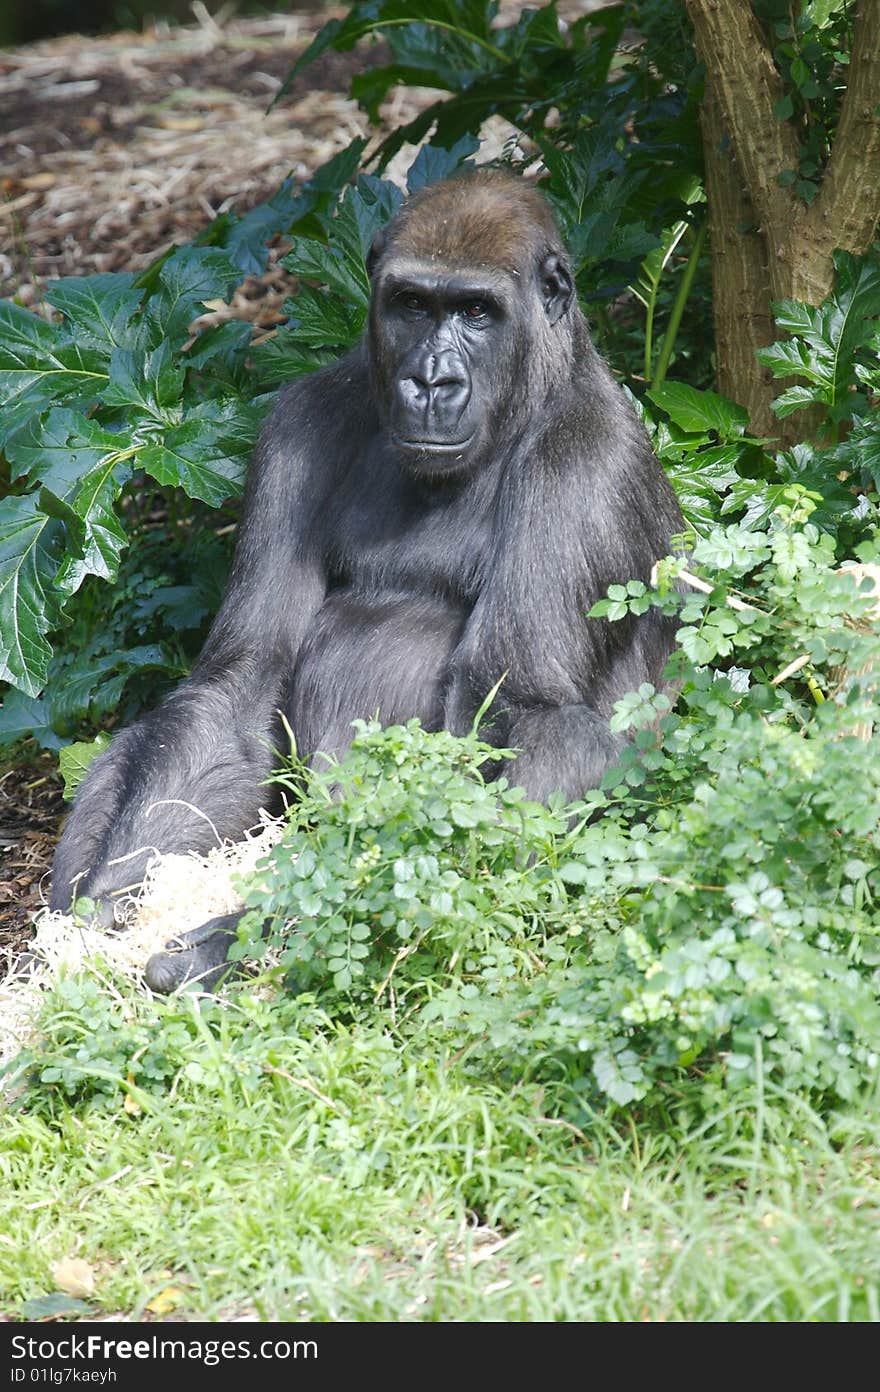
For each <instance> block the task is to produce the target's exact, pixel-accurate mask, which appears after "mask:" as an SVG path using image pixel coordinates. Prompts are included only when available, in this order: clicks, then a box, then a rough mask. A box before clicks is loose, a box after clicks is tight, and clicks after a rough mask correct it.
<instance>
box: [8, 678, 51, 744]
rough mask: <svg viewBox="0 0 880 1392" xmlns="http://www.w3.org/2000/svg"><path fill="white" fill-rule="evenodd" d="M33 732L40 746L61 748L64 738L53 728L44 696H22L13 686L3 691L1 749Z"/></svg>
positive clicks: (22, 693) (21, 692)
mask: <svg viewBox="0 0 880 1392" xmlns="http://www.w3.org/2000/svg"><path fill="white" fill-rule="evenodd" d="M26 735H33V737H34V739H35V740H36V741H37V743H38V744H39V745H40V748H41V749H60V748H61V746H62V744H63V743H64V741H63V740H62V739H61V737H60V736H59V735H56V733H55V731H54V730H53V729H52V726H51V723H50V718H49V709H48V705H47V702H46V700H45V699H44V698H43V697H40V696H38V697H33V696H25V694H24V692H23V691H16V690H15V688H14V687H12V688H11V689H10V690H9V691H6V692H4V695H3V704H2V705H0V748H4V747H5V746H7V745H10V744H14V743H15V742H16V740H20V739H23V738H24V737H25V736H26Z"/></svg>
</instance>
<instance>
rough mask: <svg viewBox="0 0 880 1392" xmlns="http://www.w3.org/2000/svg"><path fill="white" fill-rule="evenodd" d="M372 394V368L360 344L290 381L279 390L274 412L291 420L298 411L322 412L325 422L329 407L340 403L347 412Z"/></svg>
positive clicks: (310, 413)
mask: <svg viewBox="0 0 880 1392" xmlns="http://www.w3.org/2000/svg"><path fill="white" fill-rule="evenodd" d="M368 394H369V367H368V364H367V357H366V353H365V352H364V349H363V346H362V345H361V344H360V343H358V344H357V345H356V346H355V347H354V348H351V349H350V350H349V351H348V352H347V353H345V354H344V355H343V356H342V357H341V358H337V359H336V361H335V362H332V363H327V365H326V366H325V367H319V368H317V369H316V370H315V371H314V372H308V373H306V374H305V376H304V377H297V379H296V380H295V381H293V382H288V384H287V386H285V387H282V388H281V391H280V392H279V393H278V398H277V400H276V402H275V406H274V408H273V412H272V414H273V415H280V416H282V417H283V418H284V419H285V420H287V421H289V420H290V419H291V417H292V416H295V415H297V414H305V415H307V416H309V415H312V414H313V413H314V412H316V411H320V412H321V416H322V419H324V420H325V421H326V418H327V414H328V409H329V408H330V407H332V406H333V405H334V404H336V403H338V404H339V407H340V409H342V408H343V407H344V408H345V410H346V414H347V413H348V412H349V410H350V408H351V406H352V405H353V404H356V403H357V402H358V401H363V400H364V399H365V397H366V396H367V395H368Z"/></svg>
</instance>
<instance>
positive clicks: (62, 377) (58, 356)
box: [0, 300, 107, 445]
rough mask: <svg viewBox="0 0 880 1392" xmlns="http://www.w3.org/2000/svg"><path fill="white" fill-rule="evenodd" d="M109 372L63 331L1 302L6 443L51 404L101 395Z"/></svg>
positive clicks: (0, 406) (2, 433) (1, 425)
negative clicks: (38, 412) (52, 402)
mask: <svg viewBox="0 0 880 1392" xmlns="http://www.w3.org/2000/svg"><path fill="white" fill-rule="evenodd" d="M106 383H107V372H106V369H105V368H102V366H101V363H100V360H99V359H98V358H97V356H96V355H94V354H92V355H89V353H88V352H86V351H84V350H83V349H81V348H80V347H79V346H77V345H76V344H74V343H71V342H70V341H69V339H67V337H66V336H65V334H64V333H63V332H62V330H61V329H59V328H58V327H57V326H55V325H53V324H47V323H46V322H45V320H43V319H40V318H38V317H37V315H36V314H31V313H30V312H29V311H28V310H26V309H22V308H21V307H20V306H19V305H16V304H13V303H12V302H11V301H9V300H0V445H3V444H4V443H5V441H6V440H7V439H9V437H10V436H11V435H12V434H13V433H14V432H15V431H16V430H18V429H20V427H21V426H22V425H23V424H24V423H25V422H26V421H27V420H29V419H30V417H31V416H32V415H33V414H34V412H35V411H38V410H40V409H41V408H42V407H43V406H45V405H46V404H47V403H48V402H51V401H64V400H70V399H72V398H79V397H86V398H88V397H90V396H97V395H98V394H99V392H100V391H101V390H102V388H103V387H104V386H106Z"/></svg>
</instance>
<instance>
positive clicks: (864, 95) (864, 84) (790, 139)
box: [685, 0, 880, 440]
mask: <svg viewBox="0 0 880 1392" xmlns="http://www.w3.org/2000/svg"><path fill="white" fill-rule="evenodd" d="M685 4H686V6H687V9H688V13H689V14H690V17H691V20H692V22H693V26H694V36H695V40H696V48H697V55H698V57H699V59H700V61H701V63H703V64H704V65H705V68H706V98H705V104H704V109H703V116H702V123H703V145H704V158H705V166H706V194H707V198H708V201H709V217H710V233H711V239H712V271H713V290H714V296H715V300H716V309H715V324H716V334H717V340H716V342H717V358H718V380H719V384H720V386H721V389H722V390H723V391H724V392H725V394H726V395H729V396H732V397H733V398H734V399H735V400H737V401H741V402H742V403H743V404H744V405H745V406H747V408H748V410H749V415H750V419H751V422H752V428H753V429H754V430H755V431H756V432H757V433H764V434H767V433H771V434H777V435H778V434H783V436H784V438H787V439H789V440H790V439H794V438H798V432H799V431H800V430H802V423H801V421H800V420H799V418H798V414H797V413H796V414H795V415H793V416H789V417H788V418H787V419H786V420H785V421H777V420H776V418H775V416H773V414H772V411H771V409H770V403H771V401H772V399H773V397H774V396H775V395H777V394H778V392H779V391H780V384H779V383H778V382H777V383H774V382H773V381H772V378H770V376H769V374H765V373H763V372H762V371H761V369H760V368H759V366H758V364H757V363H756V362H755V359H754V356H753V351H754V349H755V348H757V347H761V346H763V345H765V344H767V343H770V342H772V341H773V338H774V337H775V336H776V335H775V332H774V330H773V327H772V314H771V310H770V302H771V300H781V299H795V300H805V301H806V302H807V303H808V304H813V305H817V304H819V303H820V302H821V301H822V300H823V299H824V298H825V296H826V295H827V294H828V293H829V292H830V290H831V288H832V285H833V280H834V267H833V264H832V260H831V254H832V252H833V251H834V250H835V248H837V247H842V248H843V249H844V250H846V251H851V252H854V253H856V254H860V253H862V252H864V251H866V250H867V249H868V247H869V245H870V243H871V240H872V238H873V236H874V234H875V231H876V228H877V222H878V218H880V0H859V6H858V10H857V13H856V18H855V23H854V30H853V46H852V54H851V58H850V66H849V81H848V85H847V89H846V92H845V94H844V97H843V102H842V105H841V111H840V120H839V123H838V128H837V133H836V135H835V139H834V145H833V148H832V151H831V157H830V159H829V161H828V165H827V167H826V169H825V172H824V175H823V178H822V182H821V185H820V188H819V193H818V195H817V197H816V198H815V199H814V200H813V202H812V203H811V204H807V203H805V202H803V200H802V199H800V198H798V197H797V196H796V195H795V194H794V193H793V191H792V190H791V189H790V188H783V187H782V186H781V185H780V184H779V183H778V182H777V175H778V174H779V173H780V172H781V171H782V170H784V169H795V168H796V167H797V163H798V137H797V132H796V130H795V128H794V126H793V125H792V124H790V123H789V122H788V121H781V120H779V119H778V118H777V117H776V116H775V115H774V114H773V108H774V106H775V104H776V103H777V102H778V101H779V100H780V99H781V98H782V97H783V96H784V95H785V88H784V86H783V82H782V78H781V77H780V75H779V73H778V72H777V70H776V68H775V66H774V64H773V59H772V56H771V53H770V50H769V48H768V46H767V43H766V40H765V38H764V35H763V33H762V30H761V27H760V25H759V23H758V21H757V19H756V18H755V15H754V13H753V11H752V7H751V4H750V3H749V0H720V2H719V0H685ZM792 432H794V433H792Z"/></svg>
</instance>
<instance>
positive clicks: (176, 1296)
mask: <svg viewBox="0 0 880 1392" xmlns="http://www.w3.org/2000/svg"><path fill="white" fill-rule="evenodd" d="M183 1297H184V1292H183V1291H182V1290H181V1289H180V1286H163V1287H162V1289H161V1290H160V1291H159V1293H158V1294H157V1295H154V1296H153V1298H152V1300H148V1301H147V1303H146V1306H145V1307H144V1308H145V1309H147V1310H149V1312H150V1314H151V1315H170V1314H171V1311H172V1310H176V1309H177V1307H178V1305H179V1304H180V1302H181V1300H183Z"/></svg>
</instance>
